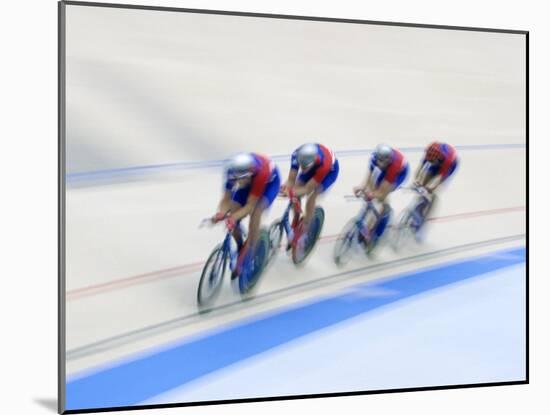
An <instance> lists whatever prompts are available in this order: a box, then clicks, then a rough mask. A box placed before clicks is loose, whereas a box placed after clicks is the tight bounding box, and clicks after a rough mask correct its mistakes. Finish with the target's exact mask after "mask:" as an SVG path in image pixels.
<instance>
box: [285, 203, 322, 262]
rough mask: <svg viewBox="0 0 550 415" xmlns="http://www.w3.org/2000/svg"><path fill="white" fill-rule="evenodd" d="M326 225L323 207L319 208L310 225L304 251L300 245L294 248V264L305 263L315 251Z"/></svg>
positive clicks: (314, 213)
mask: <svg viewBox="0 0 550 415" xmlns="http://www.w3.org/2000/svg"><path fill="white" fill-rule="evenodd" d="M324 223H325V211H324V210H323V208H322V207H320V206H317V207H316V208H315V210H314V212H313V219H312V220H311V223H310V224H309V229H308V235H307V244H306V246H305V247H303V248H302V249H301V248H300V247H299V246H298V244H294V245H293V246H292V262H294V263H295V264H296V265H298V264H300V263H302V262H304V261H305V259H306V258H307V257H308V256H309V254H310V253H311V252H312V251H313V248H314V247H315V245H316V244H317V241H318V240H319V235H320V234H321V230H322V229H323V224H324Z"/></svg>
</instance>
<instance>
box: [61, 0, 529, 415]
mask: <svg viewBox="0 0 550 415" xmlns="http://www.w3.org/2000/svg"><path fill="white" fill-rule="evenodd" d="M59 23H60V26H59V29H60V31H59V34H60V36H59V52H60V53H59V64H60V66H59V87H60V95H59V109H60V112H59V117H60V118H59V120H60V124H59V127H60V141H59V143H60V147H59V151H60V166H59V173H60V175H59V179H60V182H59V186H60V206H59V207H60V210H59V212H60V284H59V287H60V304H59V306H60V309H59V310H60V313H59V317H60V321H59V324H60V338H59V345H60V347H59V359H60V362H59V364H60V368H59V369H60V372H59V373H60V376H59V405H60V407H59V410H60V412H64V413H78V412H93V411H97V410H104V409H136V408H142V409H146V408H156V407H169V406H184V405H191V404H193V405H197V404H207V403H208V404H211V403H223V402H234V401H239V402H244V401H258V400H269V399H296V398H312V397H327V396H340V395H349V394H358V393H360V394H367V393H380V392H388V391H409V390H427V389H438V388H450V387H463V386H472V385H480V386H481V385H484V386H487V385H510V384H522V383H527V382H528V367H527V360H528V355H527V353H528V352H527V340H528V338H527V329H528V320H527V304H528V296H527V287H528V275H527V251H526V244H527V238H526V234H527V225H526V224H527V187H528V185H527V149H528V148H527V144H528V136H527V131H528V128H527V122H528V112H527V91H528V83H527V82H528V79H527V59H528V32H525V31H512V30H501V29H483V28H464V27H445V26H428V25H421V24H405V23H388V22H372V21H360V20H345V19H331V18H322V17H304V16H282V15H263V14H254V13H240V12H239V13H236V12H224V11H211V10H188V9H173V8H161V7H149V6H130V5H114V4H98V3H84V2H82V3H80V2H71V1H67V2H61V3H59Z"/></svg>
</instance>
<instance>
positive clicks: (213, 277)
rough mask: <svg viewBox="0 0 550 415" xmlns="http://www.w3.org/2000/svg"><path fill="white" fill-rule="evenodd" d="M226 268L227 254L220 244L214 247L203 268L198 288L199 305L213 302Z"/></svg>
mask: <svg viewBox="0 0 550 415" xmlns="http://www.w3.org/2000/svg"><path fill="white" fill-rule="evenodd" d="M226 269H227V255H226V254H225V252H224V250H223V247H222V245H221V244H220V245H218V246H216V248H214V250H213V251H212V253H211V254H210V256H209V257H208V259H207V260H206V263H205V264H204V267H203V269H202V274H201V278H200V281H199V287H198V290H197V303H198V304H199V306H201V307H203V306H206V305H208V304H211V303H212V301H213V300H214V299H215V298H216V297H217V295H218V294H219V292H220V288H221V286H222V281H223V276H224V274H225V270H226Z"/></svg>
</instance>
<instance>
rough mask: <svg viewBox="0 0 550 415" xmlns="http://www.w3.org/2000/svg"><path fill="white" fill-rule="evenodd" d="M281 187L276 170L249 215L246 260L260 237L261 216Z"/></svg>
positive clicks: (253, 250)
mask: <svg viewBox="0 0 550 415" xmlns="http://www.w3.org/2000/svg"><path fill="white" fill-rule="evenodd" d="M280 187H281V180H280V175H279V171H278V170H276V172H275V174H274V177H273V178H272V180H271V182H269V183H268V184H267V186H266V188H265V190H264V194H263V195H262V197H261V198H260V199H259V200H258V203H257V204H256V207H255V208H254V210H253V211H252V213H251V214H250V220H249V224H248V239H247V242H246V245H247V247H246V248H247V251H248V253H246V254H245V255H246V256H247V259H248V258H250V257H251V255H252V254H253V253H254V252H255V249H256V243H257V242H258V239H259V236H260V227H261V222H262V215H263V214H264V212H265V211H266V210H267V209H268V208H269V207H270V206H271V205H272V203H273V201H274V200H275V198H276V197H277V195H278V194H279V189H280Z"/></svg>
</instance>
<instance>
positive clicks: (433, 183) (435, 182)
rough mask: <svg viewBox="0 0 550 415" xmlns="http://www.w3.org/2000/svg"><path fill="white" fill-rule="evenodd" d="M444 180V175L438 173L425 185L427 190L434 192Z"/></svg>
mask: <svg viewBox="0 0 550 415" xmlns="http://www.w3.org/2000/svg"><path fill="white" fill-rule="evenodd" d="M442 181H443V175H442V174H438V175H437V176H435V177H434V178H433V179H432V180H430V181H429V183H428V184H426V185H425V187H426V190H427V191H428V192H433V191H434V190H435V189H437V186H439V185H440V184H441V182H442Z"/></svg>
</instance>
